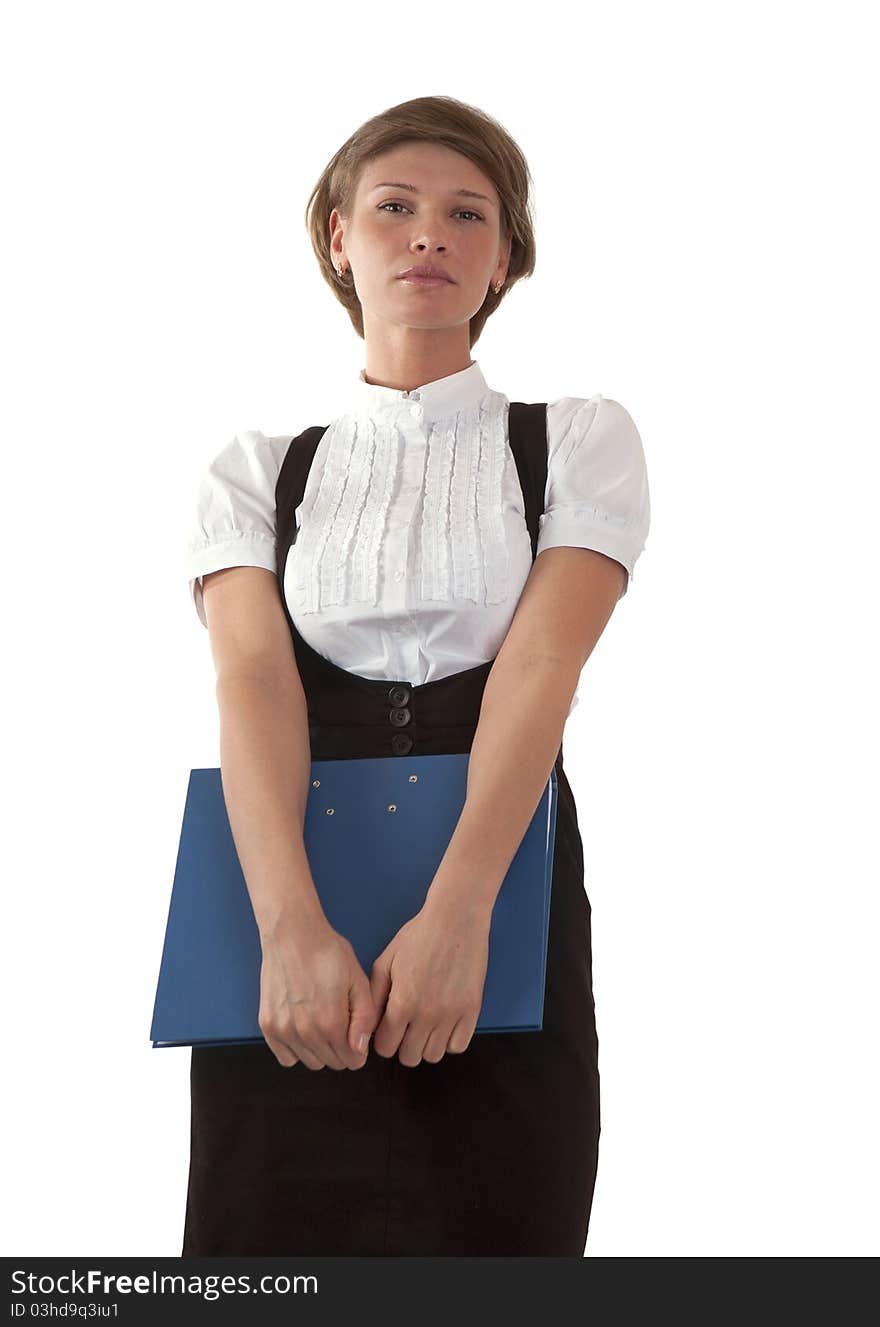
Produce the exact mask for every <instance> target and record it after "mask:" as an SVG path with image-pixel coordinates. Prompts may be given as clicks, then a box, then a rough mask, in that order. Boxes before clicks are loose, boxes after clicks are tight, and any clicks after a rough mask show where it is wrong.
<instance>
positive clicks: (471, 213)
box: [376, 199, 483, 221]
mask: <svg viewBox="0 0 880 1327" xmlns="http://www.w3.org/2000/svg"><path fill="white" fill-rule="evenodd" d="M386 207H402V208H403V210H404V211H406V210H407V209H406V205H405V204H404V203H395V202H393V201H392V200H391V199H389V200H388V202H387V203H380V204H379V206H378V208H377V209H376V210H377V211H378V212H383V211H384V210H385V208H386ZM462 213H465V214H466V215H467V216H470V217H476V218H477V221H482V220H483V218H482V217H481V216H480V214H479V212H474V211H472V210H471V209H470V208H469V207H460V208H459V209H458V213H457V215H459V216H460V215H461V214H462ZM388 215H389V216H397V213H396V212H393V213H391V212H389V214H388Z"/></svg>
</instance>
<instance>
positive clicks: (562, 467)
mask: <svg viewBox="0 0 880 1327" xmlns="http://www.w3.org/2000/svg"><path fill="white" fill-rule="evenodd" d="M547 433H548V442H547V488H546V493H545V507H544V513H543V515H542V516H541V517H540V519H539V522H538V547H537V553H541V552H542V551H543V550H544V549H545V548H558V547H562V546H568V547H572V548H593V549H596V551H597V552H599V553H604V554H606V556H608V557H611V558H614V559H615V561H617V562H619V563H620V564H621V565H622V566H623V567H624V568H625V570H626V573H627V575H626V580H625V582H624V585H623V589H622V590H621V593H620V598H623V596H624V595H625V594H626V592H627V590H628V589H629V582H630V580H631V579H632V577H633V574H634V569H635V564H636V561H637V559H638V557H639V554H640V553H641V552H642V550H643V549H644V546H645V541H646V539H647V537H648V529H649V527H650V523H651V501H650V493H649V489H648V475H647V469H646V465H645V455H644V450H643V448H642V440H641V438H640V436H639V432H638V429H637V428H636V426H635V423H634V422H633V419H632V417H631V416H630V414H629V413H628V411H627V410H625V409H624V407H623V406H622V405H621V404H620V402H619V401H614V400H612V399H611V398H610V397H605V396H602V395H600V394H597V395H596V396H591V397H590V398H589V399H588V400H587V399H582V398H579V397H570V396H568V397H562V398H561V399H560V400H558V401H553V402H551V403H550V405H549V406H548V410H547Z"/></svg>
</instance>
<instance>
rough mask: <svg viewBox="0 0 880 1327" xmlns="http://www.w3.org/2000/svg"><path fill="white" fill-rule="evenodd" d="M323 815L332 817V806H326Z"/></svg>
mask: <svg viewBox="0 0 880 1327" xmlns="http://www.w3.org/2000/svg"><path fill="white" fill-rule="evenodd" d="M325 815H328V816H332V815H333V807H332V806H328V807H327V810H326V812H325Z"/></svg>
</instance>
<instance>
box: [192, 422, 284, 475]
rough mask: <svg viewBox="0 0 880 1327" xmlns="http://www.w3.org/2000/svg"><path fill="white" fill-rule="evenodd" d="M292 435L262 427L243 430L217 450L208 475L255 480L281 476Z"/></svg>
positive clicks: (209, 465)
mask: <svg viewBox="0 0 880 1327" xmlns="http://www.w3.org/2000/svg"><path fill="white" fill-rule="evenodd" d="M290 442H291V435H290V434H289V433H288V434H281V435H280V436H269V435H267V434H265V433H263V432H261V430H260V429H242V430H241V431H240V432H238V433H235V434H233V436H232V437H231V438H230V439H229V441H228V442H226V443H225V444H224V445H223V446H222V447H221V448H220V449H219V451H217V452H215V453H214V455H213V456H212V457H211V459H210V461H209V463H208V465H207V475H208V476H211V475H214V476H223V475H228V476H235V475H250V476H252V477H253V478H254V479H259V478H262V479H265V478H271V477H272V476H273V475H274V477H275V478H276V479H277V477H278V472H279V471H280V469H281V464H282V462H283V460H284V457H285V455H286V453H287V449H288V447H289V446H290Z"/></svg>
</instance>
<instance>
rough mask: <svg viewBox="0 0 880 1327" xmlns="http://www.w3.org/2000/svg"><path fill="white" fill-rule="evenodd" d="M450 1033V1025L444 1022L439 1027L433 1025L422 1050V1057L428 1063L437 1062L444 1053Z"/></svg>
mask: <svg viewBox="0 0 880 1327" xmlns="http://www.w3.org/2000/svg"><path fill="white" fill-rule="evenodd" d="M451 1035H452V1029H451V1025H450V1024H449V1023H445V1024H443V1025H442V1026H440V1027H435V1028H434V1031H433V1032H432V1033H431V1035H430V1037H429V1038H428V1040H427V1041H426V1042H425V1047H424V1050H423V1051H422V1059H423V1060H426V1061H427V1062H428V1064H439V1062H440V1061H441V1060H442V1059H443V1056H444V1055H445V1054H446V1051H447V1048H448V1046H449V1039H450V1037H451Z"/></svg>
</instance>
